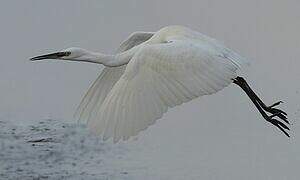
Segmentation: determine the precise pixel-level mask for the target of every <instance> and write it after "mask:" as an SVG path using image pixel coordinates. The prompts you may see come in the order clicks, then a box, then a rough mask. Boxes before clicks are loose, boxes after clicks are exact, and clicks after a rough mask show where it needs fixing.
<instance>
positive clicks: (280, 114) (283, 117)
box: [270, 112, 290, 124]
mask: <svg viewBox="0 0 300 180" xmlns="http://www.w3.org/2000/svg"><path fill="white" fill-rule="evenodd" d="M273 117H279V118H280V119H282V120H283V121H284V122H286V123H287V124H290V122H289V121H288V120H287V117H286V116H285V115H284V114H282V113H280V112H277V113H274V114H272V115H271V116H270V118H273Z"/></svg>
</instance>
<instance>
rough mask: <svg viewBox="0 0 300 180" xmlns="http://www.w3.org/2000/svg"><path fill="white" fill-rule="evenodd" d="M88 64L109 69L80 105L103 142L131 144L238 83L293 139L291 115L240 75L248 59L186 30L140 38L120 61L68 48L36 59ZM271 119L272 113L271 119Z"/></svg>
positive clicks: (121, 52) (126, 45)
mask: <svg viewBox="0 0 300 180" xmlns="http://www.w3.org/2000/svg"><path fill="white" fill-rule="evenodd" d="M42 59H59V60H69V61H84V62H91V63H97V64H103V65H104V66H106V67H105V68H104V70H103V71H102V73H101V74H100V76H99V77H98V78H97V80H96V81H95V82H94V83H93V85H92V86H91V87H90V89H89V90H88V92H87V93H86V95H85V96H84V98H83V100H82V102H81V104H80V105H79V108H78V111H77V115H78V116H79V119H80V120H81V121H86V122H87V124H88V127H89V128H90V129H91V131H92V132H94V133H96V134H102V135H103V139H104V140H106V139H108V138H111V137H112V138H113V139H114V142H118V141H119V140H120V139H123V140H127V139H128V138H129V137H131V136H135V135H137V134H138V133H139V132H140V131H142V130H144V129H146V128H147V127H148V126H149V125H151V124H153V123H155V121H156V120H157V119H159V118H161V117H162V115H163V114H164V113H165V112H166V111H167V110H168V108H170V107H174V106H176V105H180V104H182V103H184V102H188V101H190V100H192V99H194V98H197V97H199V96H203V95H208V94H213V93H216V92H218V91H220V90H221V89H223V88H225V87H226V86H228V85H229V84H231V83H232V82H233V83H234V84H237V85H238V86H240V87H241V88H242V89H243V90H244V91H245V92H246V94H247V95H248V96H249V98H250V99H251V101H252V102H253V103H254V105H255V106H256V108H257V109H258V110H259V112H260V113H261V115H262V116H263V118H264V119H265V120H267V121H268V122H270V123H272V124H273V125H275V126H276V127H277V128H279V129H280V130H281V131H282V132H283V133H285V134H286V135H287V136H289V134H288V133H287V132H286V130H289V128H288V127H287V125H285V124H284V123H283V122H281V121H279V120H277V119H275V117H277V118H280V119H281V120H283V121H284V122H285V123H287V124H289V121H288V120H287V117H286V115H287V114H286V113H285V112H284V111H282V110H279V109H276V108H274V106H277V105H279V104H280V103H281V101H279V102H277V103H274V104H273V105H271V106H266V105H265V104H264V103H263V102H262V101H261V100H260V99H259V97H258V96H257V95H256V94H255V93H254V92H253V91H252V90H251V88H250V87H249V85H248V84H247V82H246V81H245V80H244V79H243V78H242V77H239V76H238V75H237V70H238V69H239V68H240V67H241V66H243V65H244V64H247V61H246V60H245V58H243V57H241V56H240V55H238V54H237V53H235V52H234V51H232V50H230V49H228V48H227V47H225V46H224V45H223V44H221V43H219V42H218V41H216V40H215V39H213V38H210V37H208V36H205V35H203V34H201V33H199V32H196V31H193V30H191V29H189V28H186V27H182V26H168V27H164V28H162V29H160V30H159V31H157V32H135V33H133V34H131V35H130V36H129V37H128V38H127V40H125V41H124V42H123V43H122V44H121V46H120V47H119V49H118V52H117V53H116V54H114V55H106V54H102V53H95V52H91V51H87V50H85V49H81V48H68V49H65V50H61V51H59V52H56V53H52V54H47V55H42V56H37V57H34V58H31V60H32V61H35V60H42ZM267 113H270V115H268V114H267Z"/></svg>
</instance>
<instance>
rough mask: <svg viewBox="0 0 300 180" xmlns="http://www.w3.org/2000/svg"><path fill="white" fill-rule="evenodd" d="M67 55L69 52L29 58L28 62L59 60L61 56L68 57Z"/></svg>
mask: <svg viewBox="0 0 300 180" xmlns="http://www.w3.org/2000/svg"><path fill="white" fill-rule="evenodd" d="M69 54H70V53H69V52H56V53H51V54H45V55H41V56H36V57H33V58H31V59H30V60H31V61H37V60H43V59H59V58H61V57H63V56H68V55H69Z"/></svg>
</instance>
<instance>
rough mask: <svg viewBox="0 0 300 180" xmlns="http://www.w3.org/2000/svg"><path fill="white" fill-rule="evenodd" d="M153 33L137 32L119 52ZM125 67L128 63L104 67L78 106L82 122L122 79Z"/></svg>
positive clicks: (96, 108)
mask: <svg viewBox="0 0 300 180" xmlns="http://www.w3.org/2000/svg"><path fill="white" fill-rule="evenodd" d="M152 35H153V33H151V32H135V33H133V34H131V35H130V36H129V37H128V38H127V39H126V40H125V41H123V42H122V43H121V45H120V47H119V48H118V50H117V52H123V51H126V50H128V49H131V48H132V47H134V46H137V45H139V44H141V43H143V42H145V41H147V40H148V39H149V38H151V37H152ZM125 68H126V65H123V66H120V67H105V68H104V69H103V71H102V72H101V74H100V75H99V77H98V78H97V79H96V80H95V81H94V83H93V84H92V86H91V87H90V88H89V90H88V91H87V93H86V94H85V96H84V97H83V99H82V101H81V103H80V104H79V106H78V108H77V111H76V113H75V117H77V118H78V120H79V121H80V122H83V123H85V122H87V121H88V120H89V119H90V118H92V117H93V115H94V114H95V113H96V112H97V111H98V110H99V109H100V106H101V104H102V102H103V101H104V99H105V98H106V96H107V94H108V93H109V91H110V90H111V89H112V87H113V86H114V85H115V83H116V82H117V81H118V80H119V79H120V77H121V76H122V74H123V72H124V70H125Z"/></svg>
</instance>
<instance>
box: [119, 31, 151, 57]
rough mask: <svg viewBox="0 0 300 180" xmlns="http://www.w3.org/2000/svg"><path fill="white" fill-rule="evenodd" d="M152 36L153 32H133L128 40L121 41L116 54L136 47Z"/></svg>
mask: <svg viewBox="0 0 300 180" xmlns="http://www.w3.org/2000/svg"><path fill="white" fill-rule="evenodd" d="M153 35H154V32H139V31H138V32H134V33H132V34H131V35H130V36H128V38H127V39H126V40H125V41H123V42H122V43H121V45H120V47H119V48H118V50H117V52H123V51H127V50H128V49H131V48H132V47H134V46H137V45H139V44H141V43H143V42H145V41H147V40H148V39H150V38H151V37H152V36H153Z"/></svg>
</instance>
